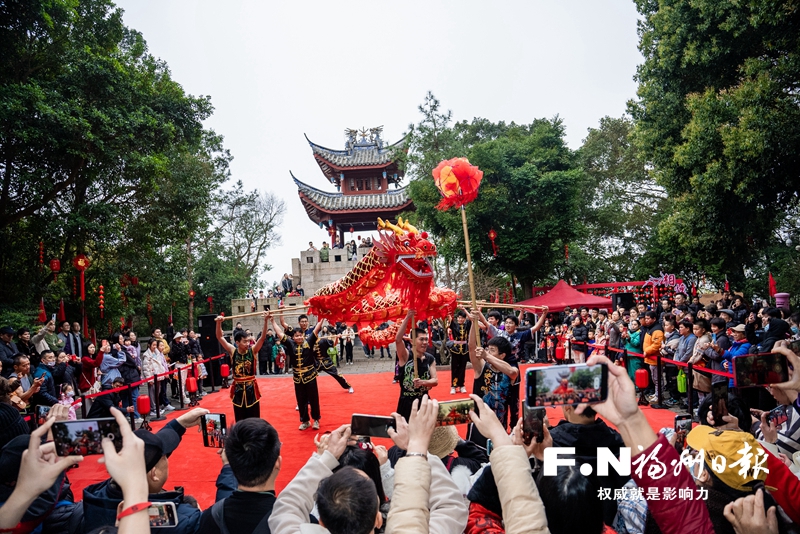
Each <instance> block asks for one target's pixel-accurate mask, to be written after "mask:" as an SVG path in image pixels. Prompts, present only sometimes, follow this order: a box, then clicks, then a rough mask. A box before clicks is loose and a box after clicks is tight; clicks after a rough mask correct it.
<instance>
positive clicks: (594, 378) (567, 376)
mask: <svg viewBox="0 0 800 534" xmlns="http://www.w3.org/2000/svg"><path fill="white" fill-rule="evenodd" d="M525 389H526V391H525V392H526V395H525V402H526V403H527V404H528V406H563V405H565V404H578V403H586V404H597V403H599V402H604V401H605V400H606V399H607V398H608V367H606V365H605V364H602V363H600V364H597V365H593V366H592V367H589V366H588V365H586V364H585V363H579V364H574V365H551V366H550V367H538V368H531V369H528V372H527V373H526V375H525Z"/></svg>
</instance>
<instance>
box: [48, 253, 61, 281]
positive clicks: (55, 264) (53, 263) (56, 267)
mask: <svg viewBox="0 0 800 534" xmlns="http://www.w3.org/2000/svg"><path fill="white" fill-rule="evenodd" d="M50 270H51V271H52V272H53V281H54V282H58V273H59V271H61V262H60V261H59V260H58V259H56V258H53V259H52V260H50Z"/></svg>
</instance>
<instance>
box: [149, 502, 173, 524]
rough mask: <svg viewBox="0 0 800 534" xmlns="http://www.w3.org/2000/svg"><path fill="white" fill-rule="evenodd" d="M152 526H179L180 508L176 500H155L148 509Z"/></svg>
mask: <svg viewBox="0 0 800 534" xmlns="http://www.w3.org/2000/svg"><path fill="white" fill-rule="evenodd" d="M147 515H148V516H150V528H170V527H177V526H178V510H177V508H176V507H175V503H174V502H154V503H152V504H151V505H150V507H149V508H148V509H147Z"/></svg>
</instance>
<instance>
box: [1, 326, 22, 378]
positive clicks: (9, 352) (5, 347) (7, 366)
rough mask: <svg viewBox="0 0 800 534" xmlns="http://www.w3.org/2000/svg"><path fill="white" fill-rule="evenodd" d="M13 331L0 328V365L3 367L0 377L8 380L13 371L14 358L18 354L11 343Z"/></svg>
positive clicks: (15, 347)
mask: <svg viewBox="0 0 800 534" xmlns="http://www.w3.org/2000/svg"><path fill="white" fill-rule="evenodd" d="M14 334H15V331H14V329H13V328H11V327H10V326H4V327H3V328H0V363H2V365H3V371H2V376H4V377H6V378H8V377H9V375H11V373H12V372H13V371H14V356H16V355H17V353H19V351H18V350H17V346H16V345H15V344H14V342H13V341H11V338H12V337H13V336H14Z"/></svg>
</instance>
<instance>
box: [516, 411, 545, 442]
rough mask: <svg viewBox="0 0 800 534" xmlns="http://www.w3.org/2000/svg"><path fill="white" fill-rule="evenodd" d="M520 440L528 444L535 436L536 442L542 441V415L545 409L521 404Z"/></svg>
mask: <svg viewBox="0 0 800 534" xmlns="http://www.w3.org/2000/svg"><path fill="white" fill-rule="evenodd" d="M522 413H523V415H522V441H524V442H525V445H530V444H531V441H532V440H533V439H534V438H536V443H541V442H542V441H544V416H545V409H544V408H537V407H534V406H528V403H527V402H525V403H523V404H522Z"/></svg>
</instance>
